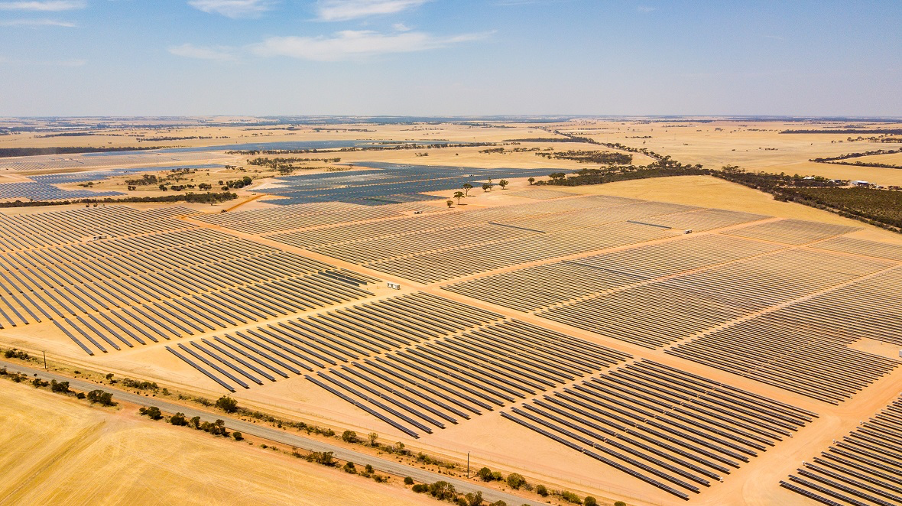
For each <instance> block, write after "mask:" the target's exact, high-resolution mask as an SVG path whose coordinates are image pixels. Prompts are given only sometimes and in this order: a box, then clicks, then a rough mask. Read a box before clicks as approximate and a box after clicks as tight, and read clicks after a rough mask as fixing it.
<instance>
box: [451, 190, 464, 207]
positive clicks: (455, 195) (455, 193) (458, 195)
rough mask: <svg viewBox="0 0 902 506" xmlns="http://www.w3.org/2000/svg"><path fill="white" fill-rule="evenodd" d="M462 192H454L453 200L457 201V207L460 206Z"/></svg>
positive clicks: (462, 196)
mask: <svg viewBox="0 0 902 506" xmlns="http://www.w3.org/2000/svg"><path fill="white" fill-rule="evenodd" d="M464 196H465V195H464V192H454V198H456V199H457V205H460V199H462V198H464Z"/></svg>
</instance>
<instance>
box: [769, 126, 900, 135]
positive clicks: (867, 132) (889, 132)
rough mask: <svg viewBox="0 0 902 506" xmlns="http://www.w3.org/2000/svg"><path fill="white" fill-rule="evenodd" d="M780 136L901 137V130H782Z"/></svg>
mask: <svg viewBox="0 0 902 506" xmlns="http://www.w3.org/2000/svg"><path fill="white" fill-rule="evenodd" d="M780 133H781V134H862V135H902V128H879V129H867V128H839V129H821V130H806V129H798V130H783V131H781V132H780Z"/></svg>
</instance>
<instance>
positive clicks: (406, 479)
mask: <svg viewBox="0 0 902 506" xmlns="http://www.w3.org/2000/svg"><path fill="white" fill-rule="evenodd" d="M404 484H405V485H413V478H411V477H410V476H408V477H406V478H404Z"/></svg>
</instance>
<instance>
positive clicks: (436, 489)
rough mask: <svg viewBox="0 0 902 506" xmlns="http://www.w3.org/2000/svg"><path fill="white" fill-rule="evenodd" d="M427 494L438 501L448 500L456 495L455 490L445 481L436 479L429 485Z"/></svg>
mask: <svg viewBox="0 0 902 506" xmlns="http://www.w3.org/2000/svg"><path fill="white" fill-rule="evenodd" d="M429 495H431V496H432V497H435V498H436V499H438V500H440V501H449V500H451V499H454V498H455V497H457V491H456V490H455V489H454V485H452V484H450V483H448V482H447V481H437V482H435V483H433V484H431V485H429Z"/></svg>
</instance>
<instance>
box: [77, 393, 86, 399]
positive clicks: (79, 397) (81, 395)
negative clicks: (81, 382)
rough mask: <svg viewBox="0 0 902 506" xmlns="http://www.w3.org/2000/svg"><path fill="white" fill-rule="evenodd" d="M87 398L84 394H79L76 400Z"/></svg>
mask: <svg viewBox="0 0 902 506" xmlns="http://www.w3.org/2000/svg"><path fill="white" fill-rule="evenodd" d="M85 397H87V396H86V395H85V394H84V392H78V393H77V394H75V398H76V399H84V398H85Z"/></svg>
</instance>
